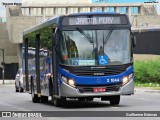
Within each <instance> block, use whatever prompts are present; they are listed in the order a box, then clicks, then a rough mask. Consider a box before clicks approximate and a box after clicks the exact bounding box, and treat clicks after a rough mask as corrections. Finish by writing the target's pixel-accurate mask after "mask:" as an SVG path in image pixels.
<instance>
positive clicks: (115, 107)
mask: <svg viewBox="0 0 160 120" xmlns="http://www.w3.org/2000/svg"><path fill="white" fill-rule="evenodd" d="M111 108H114V109H118V108H119V107H111Z"/></svg>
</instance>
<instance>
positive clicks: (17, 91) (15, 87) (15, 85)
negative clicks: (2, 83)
mask: <svg viewBox="0 0 160 120" xmlns="http://www.w3.org/2000/svg"><path fill="white" fill-rule="evenodd" d="M15 89H16V90H15V91H16V92H19V90H18V87H17V85H16V82H15Z"/></svg>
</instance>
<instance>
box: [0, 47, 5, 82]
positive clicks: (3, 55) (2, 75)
mask: <svg viewBox="0 0 160 120" xmlns="http://www.w3.org/2000/svg"><path fill="white" fill-rule="evenodd" d="M0 50H2V54H3V55H2V56H3V61H2V64H1V65H2V79H3V84H4V64H5V63H4V49H2V48H0Z"/></svg>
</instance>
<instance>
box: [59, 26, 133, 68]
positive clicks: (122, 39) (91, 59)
mask: <svg viewBox="0 0 160 120" xmlns="http://www.w3.org/2000/svg"><path fill="white" fill-rule="evenodd" d="M61 36H62V37H61V40H60V57H61V58H60V59H61V64H63V65H69V66H94V65H96V66H97V65H122V64H127V63H130V62H131V43H130V31H129V30H128V29H111V30H81V29H78V28H77V30H74V31H62V33H61Z"/></svg>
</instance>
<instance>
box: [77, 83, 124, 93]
mask: <svg viewBox="0 0 160 120" xmlns="http://www.w3.org/2000/svg"><path fill="white" fill-rule="evenodd" d="M121 86H122V84H115V85H101V86H98V85H93V86H85V85H77V86H76V88H77V89H78V90H79V92H81V93H85V92H93V89H94V88H106V92H113V91H119V89H120V87H121Z"/></svg>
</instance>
